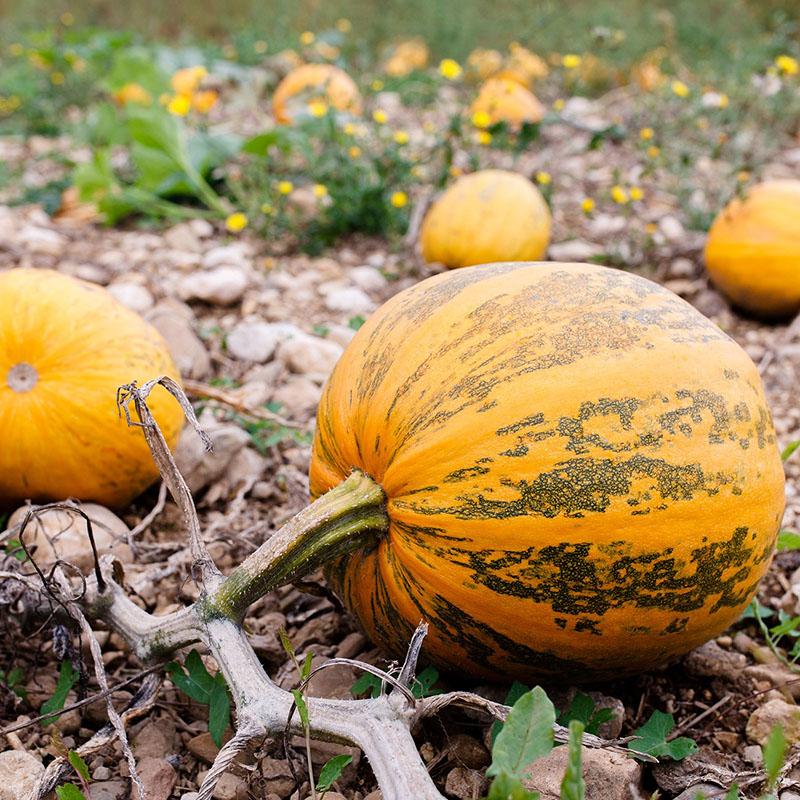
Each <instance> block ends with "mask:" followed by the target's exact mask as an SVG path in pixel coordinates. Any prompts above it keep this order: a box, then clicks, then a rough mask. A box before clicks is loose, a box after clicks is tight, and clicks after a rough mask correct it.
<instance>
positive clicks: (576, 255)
mask: <svg viewBox="0 0 800 800" xmlns="http://www.w3.org/2000/svg"><path fill="white" fill-rule="evenodd" d="M547 252H548V255H549V257H550V258H551V260H553V261H566V262H570V261H588V260H589V259H590V258H593V257H594V256H599V255H600V254H601V253H602V252H603V248H602V247H600V246H599V245H596V244H592V243H591V242H585V241H583V240H582V239H570V241H568V242H556V243H555V244H551V245H550V248H549V249H548V251H547Z"/></svg>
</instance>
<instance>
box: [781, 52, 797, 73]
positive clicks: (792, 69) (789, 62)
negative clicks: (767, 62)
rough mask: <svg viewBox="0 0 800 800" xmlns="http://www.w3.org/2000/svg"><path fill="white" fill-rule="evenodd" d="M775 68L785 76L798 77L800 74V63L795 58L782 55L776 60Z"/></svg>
mask: <svg viewBox="0 0 800 800" xmlns="http://www.w3.org/2000/svg"><path fill="white" fill-rule="evenodd" d="M775 66H776V67H777V68H778V69H779V70H780V71H781V72H782V73H783V74H784V75H797V74H798V73H800V61H798V60H797V59H796V58H794V57H793V56H788V55H785V54H784V55H781V56H778V57H777V58H776V59H775Z"/></svg>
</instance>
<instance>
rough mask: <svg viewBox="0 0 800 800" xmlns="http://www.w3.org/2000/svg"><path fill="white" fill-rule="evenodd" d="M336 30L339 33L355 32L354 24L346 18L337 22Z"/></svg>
mask: <svg viewBox="0 0 800 800" xmlns="http://www.w3.org/2000/svg"><path fill="white" fill-rule="evenodd" d="M336 30H337V31H339V33H350V31H351V30H353V23H352V22H350V20H349V19H346V18H345V17H339V19H337V20H336Z"/></svg>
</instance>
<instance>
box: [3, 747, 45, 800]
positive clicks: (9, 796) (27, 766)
mask: <svg viewBox="0 0 800 800" xmlns="http://www.w3.org/2000/svg"><path fill="white" fill-rule="evenodd" d="M43 772H44V765H43V764H42V762H41V761H39V759H38V758H36V757H35V756H32V755H31V754H30V753H26V752H23V751H22V750H6V751H5V752H3V753H0V800H20V798H23V797H28V796H29V795H30V793H31V792H32V791H33V787H34V786H36V783H37V781H38V780H39V778H40V777H41V776H42V773H43Z"/></svg>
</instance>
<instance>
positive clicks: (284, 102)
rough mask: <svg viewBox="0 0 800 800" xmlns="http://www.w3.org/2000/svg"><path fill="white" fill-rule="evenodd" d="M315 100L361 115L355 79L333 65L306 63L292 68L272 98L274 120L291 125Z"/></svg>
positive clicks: (359, 96) (359, 98)
mask: <svg viewBox="0 0 800 800" xmlns="http://www.w3.org/2000/svg"><path fill="white" fill-rule="evenodd" d="M314 100H323V101H324V102H325V103H327V104H328V105H330V106H332V107H333V108H335V109H336V110H338V111H349V112H350V113H351V114H360V113H361V95H360V94H359V92H358V87H357V86H356V84H355V82H354V81H353V79H352V78H351V77H350V76H349V75H348V74H347V73H346V72H345V71H344V70H342V69H339V67H335V66H333V65H332V64H303V66H301V67H297V68H296V69H293V70H292V71H291V72H290V73H289V74H288V75H287V76H286V77H285V78H284V79H283V80H282V81H281V82H280V83H279V84H278V86H277V88H276V89H275V94H274V95H273V96H272V113H273V114H274V115H275V119H276V120H277V121H278V122H280V123H282V124H284V125H288V124H289V123H291V122H292V121H293V120H294V119H295V117H296V116H297V115H298V114H299V113H301V112H303V111H305V110H306V109H307V108H308V104H309V103H311V102H312V101H314Z"/></svg>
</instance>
